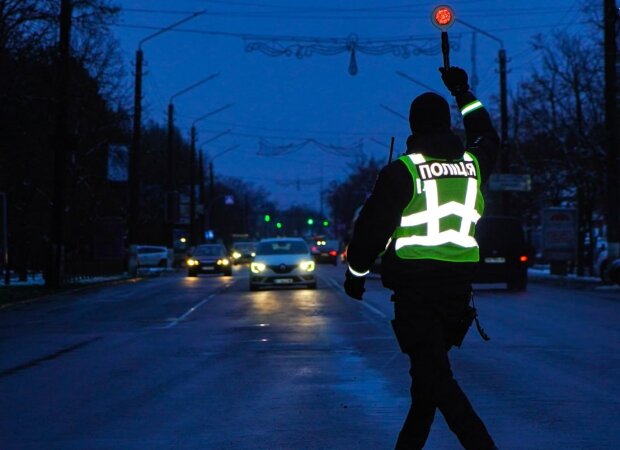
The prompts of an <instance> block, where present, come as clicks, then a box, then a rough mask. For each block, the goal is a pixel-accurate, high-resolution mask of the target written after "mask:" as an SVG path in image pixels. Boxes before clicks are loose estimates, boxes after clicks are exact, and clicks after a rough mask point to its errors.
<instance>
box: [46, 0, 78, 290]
mask: <svg viewBox="0 0 620 450" xmlns="http://www.w3.org/2000/svg"><path fill="white" fill-rule="evenodd" d="M72 10H73V5H72V4H71V0H60V34H59V41H58V62H57V64H58V69H57V79H56V117H55V129H54V136H53V140H52V146H53V150H54V194H53V205H52V227H51V248H50V256H49V260H48V270H47V274H46V278H45V285H46V286H47V287H49V288H56V287H59V286H61V285H62V283H63V282H64V253H65V242H64V221H65V209H66V207H65V202H66V198H65V196H66V195H65V194H66V193H65V190H66V182H67V180H66V177H67V153H68V152H67V150H68V148H67V147H69V146H71V144H72V143H73V139H70V137H69V136H68V133H67V128H68V122H69V118H68V116H69V63H70V59H71V14H72Z"/></svg>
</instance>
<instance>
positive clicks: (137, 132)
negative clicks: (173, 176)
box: [127, 10, 206, 246]
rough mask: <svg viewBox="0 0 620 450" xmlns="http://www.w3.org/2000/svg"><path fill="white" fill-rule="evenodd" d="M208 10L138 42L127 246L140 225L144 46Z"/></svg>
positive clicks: (134, 242)
mask: <svg viewBox="0 0 620 450" xmlns="http://www.w3.org/2000/svg"><path fill="white" fill-rule="evenodd" d="M205 12H206V10H202V11H198V12H195V13H193V14H191V15H189V16H188V17H185V18H183V19H181V20H179V21H177V22H174V23H173V24H171V25H169V26H167V27H165V28H162V29H161V30H158V31H156V32H155V33H152V34H150V35H148V36H146V37H145V38H143V39H141V40H140V42H138V50H137V51H136V68H135V70H136V73H135V79H134V100H133V132H132V138H131V148H130V151H129V177H128V178H129V179H128V184H129V210H128V211H127V228H128V230H127V246H130V245H132V244H136V243H137V239H138V224H139V222H140V178H141V153H142V149H141V145H142V142H141V141H142V65H143V60H144V54H143V52H142V45H143V44H144V43H146V42H147V41H150V40H151V39H153V38H155V37H157V36H159V35H162V34H164V33H166V32H168V31H170V30H172V29H174V28H176V27H178V26H179V25H181V24H184V23H185V22H188V21H190V20H192V19H194V18H195V17H198V16H200V15H202V14H204V13H205Z"/></svg>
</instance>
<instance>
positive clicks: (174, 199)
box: [163, 73, 219, 245]
mask: <svg viewBox="0 0 620 450" xmlns="http://www.w3.org/2000/svg"><path fill="white" fill-rule="evenodd" d="M218 76H219V73H215V74H212V75H209V76H208V77H205V78H203V79H202V80H200V81H197V82H196V83H193V84H191V85H190V86H187V87H185V88H183V89H181V90H180V91H178V92H176V93H175V94H173V95H172V96H171V97H170V100H168V145H167V151H166V154H167V164H166V165H167V176H166V195H165V205H166V207H165V212H166V215H165V222H166V225H165V226H164V233H165V236H164V239H163V242H164V244H165V245H171V244H172V243H173V237H172V229H173V227H174V223H175V222H176V221H177V219H178V210H179V201H178V193H177V192H176V191H175V180H174V152H173V150H172V144H173V142H172V141H173V138H174V104H173V103H172V101H173V100H174V99H175V98H176V97H178V96H180V95H183V94H185V93H186V92H189V91H191V90H192V89H194V88H196V87H198V86H200V85H202V84H204V83H206V82H207V81H209V80H212V79H213V78H216V77H218Z"/></svg>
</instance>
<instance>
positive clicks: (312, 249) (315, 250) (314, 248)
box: [310, 245, 319, 252]
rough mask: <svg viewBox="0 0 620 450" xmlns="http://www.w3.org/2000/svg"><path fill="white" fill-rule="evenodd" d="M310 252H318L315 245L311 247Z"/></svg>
mask: <svg viewBox="0 0 620 450" xmlns="http://www.w3.org/2000/svg"><path fill="white" fill-rule="evenodd" d="M310 250H311V251H313V252H318V251H319V248H318V247H317V246H316V245H313V246H312V248H311V249H310Z"/></svg>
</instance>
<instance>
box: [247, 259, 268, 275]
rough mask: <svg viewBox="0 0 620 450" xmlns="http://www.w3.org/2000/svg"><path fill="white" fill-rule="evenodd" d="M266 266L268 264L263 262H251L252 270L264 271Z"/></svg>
mask: <svg viewBox="0 0 620 450" xmlns="http://www.w3.org/2000/svg"><path fill="white" fill-rule="evenodd" d="M266 268H267V266H266V265H265V264H263V263H256V262H253V263H252V264H250V270H251V271H252V272H254V273H261V272H264V271H265V269H266Z"/></svg>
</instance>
